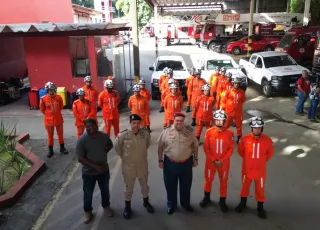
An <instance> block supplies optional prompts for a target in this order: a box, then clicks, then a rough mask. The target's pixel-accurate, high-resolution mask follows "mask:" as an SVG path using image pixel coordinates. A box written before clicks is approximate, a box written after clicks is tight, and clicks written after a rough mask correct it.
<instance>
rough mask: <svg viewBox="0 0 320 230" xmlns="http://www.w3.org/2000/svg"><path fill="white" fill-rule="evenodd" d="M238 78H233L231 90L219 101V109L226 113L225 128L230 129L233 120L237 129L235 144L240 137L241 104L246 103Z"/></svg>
mask: <svg viewBox="0 0 320 230" xmlns="http://www.w3.org/2000/svg"><path fill="white" fill-rule="evenodd" d="M240 82H241V79H240V78H233V79H232V84H233V88H232V89H229V90H228V91H226V93H225V94H224V96H223V98H222V99H221V108H222V109H223V110H224V111H226V113H227V116H228V119H227V122H226V128H227V129H228V128H230V126H231V124H232V122H233V120H235V125H236V129H237V143H239V140H240V138H241V136H242V120H243V104H244V103H245V102H246V94H245V92H244V91H243V90H242V89H240Z"/></svg>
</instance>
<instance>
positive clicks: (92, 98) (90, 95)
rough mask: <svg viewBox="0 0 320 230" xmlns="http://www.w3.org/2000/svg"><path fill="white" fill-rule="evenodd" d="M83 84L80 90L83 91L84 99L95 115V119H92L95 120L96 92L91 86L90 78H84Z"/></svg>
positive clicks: (97, 94)
mask: <svg viewBox="0 0 320 230" xmlns="http://www.w3.org/2000/svg"><path fill="white" fill-rule="evenodd" d="M84 82H85V84H86V85H85V86H83V87H82V89H83V90H84V91H85V93H86V94H85V98H84V99H86V100H88V101H89V102H90V104H91V107H92V111H93V112H94V113H95V117H94V119H96V120H97V100H98V96H99V93H98V90H96V89H95V88H94V87H93V86H92V78H91V76H86V77H85V78H84Z"/></svg>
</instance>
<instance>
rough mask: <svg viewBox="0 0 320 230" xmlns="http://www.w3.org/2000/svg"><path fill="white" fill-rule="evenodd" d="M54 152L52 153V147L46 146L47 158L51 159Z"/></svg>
mask: <svg viewBox="0 0 320 230" xmlns="http://www.w3.org/2000/svg"><path fill="white" fill-rule="evenodd" d="M53 154H54V152H53V146H48V154H47V157H48V158H51V157H52V156H53Z"/></svg>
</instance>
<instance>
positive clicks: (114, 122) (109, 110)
mask: <svg viewBox="0 0 320 230" xmlns="http://www.w3.org/2000/svg"><path fill="white" fill-rule="evenodd" d="M119 103H120V96H119V93H118V92H117V91H116V90H112V91H111V92H110V93H109V92H108V91H107V90H104V91H102V92H101V93H100V95H99V99H98V105H99V107H100V108H101V109H102V117H103V120H104V123H105V131H106V133H107V134H108V136H109V137H110V131H111V126H113V129H114V136H115V137H117V135H118V133H119V119H120V115H119V110H118V105H119Z"/></svg>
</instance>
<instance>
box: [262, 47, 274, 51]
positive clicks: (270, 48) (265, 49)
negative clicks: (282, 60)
mask: <svg viewBox="0 0 320 230" xmlns="http://www.w3.org/2000/svg"><path fill="white" fill-rule="evenodd" d="M264 51H273V47H272V46H266V47H264Z"/></svg>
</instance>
